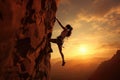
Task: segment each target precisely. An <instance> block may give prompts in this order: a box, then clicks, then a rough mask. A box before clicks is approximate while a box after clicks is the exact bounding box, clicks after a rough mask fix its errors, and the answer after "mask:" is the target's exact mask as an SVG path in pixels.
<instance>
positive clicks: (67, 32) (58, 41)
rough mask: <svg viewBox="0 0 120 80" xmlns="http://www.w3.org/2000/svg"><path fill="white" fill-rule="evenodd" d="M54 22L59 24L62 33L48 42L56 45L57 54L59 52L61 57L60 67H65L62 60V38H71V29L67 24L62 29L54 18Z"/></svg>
mask: <svg viewBox="0 0 120 80" xmlns="http://www.w3.org/2000/svg"><path fill="white" fill-rule="evenodd" d="M56 20H57V22H58V23H59V25H60V26H61V27H62V29H63V31H62V32H61V34H60V35H59V36H58V37H57V38H56V39H50V42H52V43H56V44H57V45H58V48H59V52H60V54H61V57H62V66H64V65H65V59H64V55H63V53H62V45H63V42H64V38H65V37H70V36H71V33H72V29H73V28H72V27H71V25H69V24H68V25H66V26H65V27H64V26H63V25H62V24H61V23H60V21H59V20H58V19H57V18H56Z"/></svg>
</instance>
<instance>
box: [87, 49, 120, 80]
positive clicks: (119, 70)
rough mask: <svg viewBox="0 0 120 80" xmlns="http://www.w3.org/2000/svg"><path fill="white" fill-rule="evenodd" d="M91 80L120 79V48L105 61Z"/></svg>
mask: <svg viewBox="0 0 120 80" xmlns="http://www.w3.org/2000/svg"><path fill="white" fill-rule="evenodd" d="M89 80H120V50H118V51H117V53H116V54H115V55H114V56H113V57H112V58H111V59H110V60H108V61H105V62H103V63H102V64H101V65H100V66H99V67H98V69H97V70H96V71H95V73H94V74H93V75H92V76H91V78H90V79H89Z"/></svg>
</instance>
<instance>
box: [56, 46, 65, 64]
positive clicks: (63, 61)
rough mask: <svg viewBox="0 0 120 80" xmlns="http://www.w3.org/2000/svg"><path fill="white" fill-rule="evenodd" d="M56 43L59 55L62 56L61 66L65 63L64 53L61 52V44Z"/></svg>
mask: <svg viewBox="0 0 120 80" xmlns="http://www.w3.org/2000/svg"><path fill="white" fill-rule="evenodd" d="M57 45H58V48H59V52H60V55H61V57H62V66H64V65H65V59H64V55H63V53H62V45H59V44H57Z"/></svg>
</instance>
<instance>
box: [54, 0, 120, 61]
mask: <svg viewBox="0 0 120 80" xmlns="http://www.w3.org/2000/svg"><path fill="white" fill-rule="evenodd" d="M56 16H57V18H58V19H59V20H60V21H61V22H62V24H63V25H64V26H65V25H66V24H71V26H73V32H72V35H71V37H70V38H68V39H67V38H66V39H65V41H64V45H63V46H64V48H63V53H64V55H65V58H72V57H75V56H77V57H78V58H88V57H89V58H91V57H112V56H113V54H114V53H115V52H116V50H117V49H120V0H61V1H60V3H59V6H58V11H57V15H56ZM61 31H62V29H61V28H60V26H59V25H58V23H57V22H56V24H55V26H54V29H53V34H52V38H56V37H57V36H58V35H60V33H61ZM52 49H53V53H52V59H54V58H60V59H61V56H60V54H59V50H58V48H57V45H56V44H53V43H52Z"/></svg>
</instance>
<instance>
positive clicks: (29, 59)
mask: <svg viewBox="0 0 120 80" xmlns="http://www.w3.org/2000/svg"><path fill="white" fill-rule="evenodd" d="M56 10H57V0H0V80H50V66H51V65H50V52H52V49H51V45H50V42H49V39H50V38H51V35H52V29H53V26H54V22H55V14H56Z"/></svg>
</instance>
